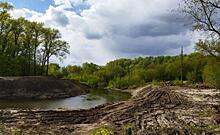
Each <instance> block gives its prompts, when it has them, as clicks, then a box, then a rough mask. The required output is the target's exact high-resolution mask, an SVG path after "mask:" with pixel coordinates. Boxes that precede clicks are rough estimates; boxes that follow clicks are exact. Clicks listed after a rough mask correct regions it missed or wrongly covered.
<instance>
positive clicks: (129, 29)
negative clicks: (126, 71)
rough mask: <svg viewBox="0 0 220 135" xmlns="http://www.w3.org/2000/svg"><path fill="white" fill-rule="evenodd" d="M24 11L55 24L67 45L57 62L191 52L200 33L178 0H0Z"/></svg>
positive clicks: (18, 11)
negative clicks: (183, 15)
mask: <svg viewBox="0 0 220 135" xmlns="http://www.w3.org/2000/svg"><path fill="white" fill-rule="evenodd" d="M0 1H7V2H10V3H11V4H13V5H14V7H15V9H14V10H13V11H11V14H12V16H13V17H14V18H18V17H25V18H27V19H28V20H30V21H38V22H43V23H44V24H45V26H46V27H52V28H56V29H58V30H59V31H60V32H61V34H62V38H63V40H65V41H67V42H68V43H69V45H70V54H69V55H67V57H66V59H64V60H63V61H62V62H58V61H56V60H53V61H52V62H58V63H59V64H61V65H64V66H65V65H81V64H82V63H85V62H93V63H96V64H99V65H104V64H106V63H107V62H109V61H111V60H115V59H119V58H136V57H145V56H161V55H171V56H173V55H178V54H179V53H180V48H181V46H183V47H184V51H185V53H191V52H194V45H195V42H196V41H197V40H198V38H200V36H201V35H200V34H198V33H196V32H192V31H191V28H190V26H189V25H187V19H186V18H184V17H182V16H181V14H179V13H177V12H175V10H176V9H177V7H178V5H179V4H180V0H0Z"/></svg>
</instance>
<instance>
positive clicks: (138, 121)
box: [0, 86, 220, 135]
mask: <svg viewBox="0 0 220 135" xmlns="http://www.w3.org/2000/svg"><path fill="white" fill-rule="evenodd" d="M219 97H220V92H219V90H216V89H192V88H181V87H156V88H152V87H151V86H149V87H145V88H143V89H141V90H138V91H137V92H136V93H135V95H134V96H133V98H131V99H130V100H129V101H124V102H119V103H114V104H105V105H102V106H98V107H96V108H93V109H89V110H50V111H40V110H1V111H0V123H2V133H3V134H11V133H12V132H16V133H21V134H31V135H35V134H39V135H44V134H53V135H54V134H57V135H60V134H62V135H87V134H91V133H92V132H93V131H94V129H97V128H100V127H103V126H106V127H109V129H111V130H112V131H113V132H114V134H118V135H123V134H126V133H128V132H127V131H128V130H130V133H132V134H133V135H145V134H152V135H155V134H164V135H166V134H167V135H168V134H171V135H172V134H181V135H184V134H186V135H188V134H220V126H219V125H218V124H219V120H220V119H219V118H220V117H219V116H220V111H219V105H220V98H219ZM0 131H1V130H0Z"/></svg>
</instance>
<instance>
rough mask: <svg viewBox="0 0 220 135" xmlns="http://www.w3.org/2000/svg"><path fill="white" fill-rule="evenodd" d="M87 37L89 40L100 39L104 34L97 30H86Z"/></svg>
mask: <svg viewBox="0 0 220 135" xmlns="http://www.w3.org/2000/svg"><path fill="white" fill-rule="evenodd" d="M85 37H86V38H87V39H89V40H99V39H101V38H102V37H103V35H102V34H99V33H95V32H86V33H85Z"/></svg>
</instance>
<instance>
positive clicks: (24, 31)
mask: <svg viewBox="0 0 220 135" xmlns="http://www.w3.org/2000/svg"><path fill="white" fill-rule="evenodd" d="M10 10H13V6H12V5H10V4H8V3H5V2H0V76H27V75H28V76H30V75H47V74H48V65H49V63H50V58H51V57H53V56H56V57H58V58H63V57H64V56H65V54H66V53H68V48H69V46H68V43H67V42H65V41H63V40H61V34H60V33H59V31H58V30H56V29H52V28H46V27H44V24H43V23H38V22H31V21H28V20H26V19H24V18H18V19H14V18H12V17H11V15H10V13H9V11H10Z"/></svg>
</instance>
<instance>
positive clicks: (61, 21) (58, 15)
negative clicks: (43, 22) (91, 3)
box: [51, 9, 69, 26]
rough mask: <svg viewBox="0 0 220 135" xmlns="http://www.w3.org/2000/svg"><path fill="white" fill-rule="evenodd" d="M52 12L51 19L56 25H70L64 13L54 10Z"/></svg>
mask: <svg viewBox="0 0 220 135" xmlns="http://www.w3.org/2000/svg"><path fill="white" fill-rule="evenodd" d="M51 12H52V13H51V17H52V20H53V22H54V23H56V24H57V25H60V26H66V25H68V24H69V19H68V17H67V16H66V15H65V14H64V12H62V11H59V10H55V9H52V10H51Z"/></svg>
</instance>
